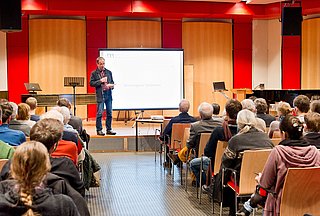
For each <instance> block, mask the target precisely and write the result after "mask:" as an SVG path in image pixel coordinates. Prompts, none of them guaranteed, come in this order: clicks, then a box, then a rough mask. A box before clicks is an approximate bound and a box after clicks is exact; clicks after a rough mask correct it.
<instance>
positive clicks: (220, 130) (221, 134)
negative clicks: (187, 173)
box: [190, 99, 242, 186]
mask: <svg viewBox="0 0 320 216" xmlns="http://www.w3.org/2000/svg"><path fill="white" fill-rule="evenodd" d="M225 107H226V108H225V109H226V118H225V120H224V121H223V123H222V126H217V127H216V128H215V129H213V131H212V133H211V135H210V139H209V141H208V143H207V145H206V147H205V149H204V155H205V156H204V157H203V169H204V170H207V169H208V166H209V163H210V158H211V161H214V160H215V152H216V147H217V143H218V140H221V141H229V139H230V138H231V137H232V136H233V135H235V134H236V133H237V124H236V119H237V114H238V112H239V111H240V110H241V109H242V106H241V103H240V102H239V101H237V100H234V99H230V100H228V101H227V103H226V106H225ZM200 163H201V159H200V158H195V159H193V160H191V162H190V168H191V170H192V172H193V174H194V175H195V176H196V178H197V182H198V184H199V179H200V174H199V173H200ZM209 177H210V176H209ZM204 182H206V177H205V175H203V183H204ZM206 185H207V186H209V185H210V182H209V179H208V182H207V184H206Z"/></svg>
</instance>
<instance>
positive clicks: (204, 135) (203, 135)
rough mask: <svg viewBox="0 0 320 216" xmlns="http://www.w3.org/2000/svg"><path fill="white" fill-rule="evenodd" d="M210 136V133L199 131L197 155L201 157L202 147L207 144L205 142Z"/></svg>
mask: <svg viewBox="0 0 320 216" xmlns="http://www.w3.org/2000/svg"><path fill="white" fill-rule="evenodd" d="M210 136H211V133H201V135H200V141H199V151H198V157H201V155H202V154H203V152H204V148H205V147H206V145H207V142H208V141H209V139H210Z"/></svg>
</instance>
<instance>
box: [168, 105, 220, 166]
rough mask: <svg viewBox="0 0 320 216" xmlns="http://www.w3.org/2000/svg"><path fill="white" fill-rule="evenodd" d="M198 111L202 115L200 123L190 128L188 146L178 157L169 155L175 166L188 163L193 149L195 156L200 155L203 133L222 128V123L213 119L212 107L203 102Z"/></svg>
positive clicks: (193, 124) (195, 123)
mask: <svg viewBox="0 0 320 216" xmlns="http://www.w3.org/2000/svg"><path fill="white" fill-rule="evenodd" d="M198 111H199V114H200V118H201V120H200V121H197V122H194V123H192V124H191V127H190V137H189V139H188V141H187V146H186V147H184V148H183V149H182V150H181V151H179V153H178V155H175V154H171V153H168V156H169V157H170V159H171V160H172V161H173V163H174V164H178V163H179V162H181V161H182V162H186V161H187V154H188V152H189V151H190V150H191V149H194V150H195V154H196V155H195V156H197V154H198V150H199V142H200V135H201V133H211V132H212V131H213V129H214V128H215V127H217V126H221V122H220V121H215V120H214V119H213V118H212V112H213V108H212V105H211V104H209V103H207V102H203V103H201V104H200V105H199V107H198Z"/></svg>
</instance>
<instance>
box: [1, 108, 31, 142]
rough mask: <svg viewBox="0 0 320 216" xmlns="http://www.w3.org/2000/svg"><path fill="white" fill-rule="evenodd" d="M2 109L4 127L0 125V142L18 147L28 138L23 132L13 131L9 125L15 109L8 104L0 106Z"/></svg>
mask: <svg viewBox="0 0 320 216" xmlns="http://www.w3.org/2000/svg"><path fill="white" fill-rule="evenodd" d="M0 107H1V109H2V125H0V140H2V141H3V142H5V143H8V144H9V145H12V146H18V145H20V144H21V143H23V142H25V141H26V136H25V135H24V133H23V132H22V131H18V130H12V129H10V128H9V123H10V121H11V118H12V116H11V115H12V113H13V108H12V106H11V105H10V104H9V103H8V102H7V103H2V104H0Z"/></svg>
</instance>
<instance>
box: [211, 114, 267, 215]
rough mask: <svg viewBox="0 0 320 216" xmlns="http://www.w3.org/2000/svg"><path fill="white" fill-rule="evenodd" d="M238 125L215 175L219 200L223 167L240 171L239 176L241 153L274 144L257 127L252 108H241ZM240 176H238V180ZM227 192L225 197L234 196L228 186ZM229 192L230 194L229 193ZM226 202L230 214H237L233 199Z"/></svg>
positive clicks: (228, 176)
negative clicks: (236, 131)
mask: <svg viewBox="0 0 320 216" xmlns="http://www.w3.org/2000/svg"><path fill="white" fill-rule="evenodd" d="M237 125H238V129H239V132H238V134H237V135H235V136H233V137H232V138H231V139H230V140H229V142H228V146H227V148H226V150H225V151H224V154H223V156H222V161H221V170H220V172H219V174H217V175H216V176H215V182H214V188H215V190H214V192H215V193H214V197H215V198H216V199H217V200H221V192H222V188H221V180H222V169H223V168H231V169H234V170H236V171H238V172H237V173H238V177H239V173H240V169H241V162H242V160H241V159H242V158H241V156H240V153H241V152H243V151H245V150H253V149H268V148H273V144H272V142H271V140H270V139H269V137H268V136H267V134H266V133H264V132H261V131H259V130H258V129H256V125H257V121H256V117H255V115H254V113H253V112H251V111H250V110H241V111H240V112H239V113H238V116H237ZM225 178H226V180H228V179H229V178H230V175H227V176H225ZM238 179H239V178H237V180H238ZM223 192H224V193H226V196H225V197H232V196H230V194H233V193H234V192H233V191H232V190H228V189H227V188H226V189H224V190H223ZM227 194H228V195H227ZM228 201H230V202H227V203H225V204H226V206H229V207H230V212H229V215H234V214H235V206H234V201H233V199H228Z"/></svg>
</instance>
